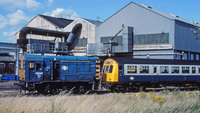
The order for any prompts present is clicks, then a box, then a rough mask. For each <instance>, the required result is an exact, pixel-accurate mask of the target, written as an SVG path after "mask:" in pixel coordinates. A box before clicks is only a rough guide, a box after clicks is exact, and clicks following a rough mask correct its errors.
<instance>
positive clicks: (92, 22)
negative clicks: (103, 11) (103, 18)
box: [83, 18, 101, 26]
mask: <svg viewBox="0 0 200 113" xmlns="http://www.w3.org/2000/svg"><path fill="white" fill-rule="evenodd" d="M83 19H84V20H86V21H88V22H90V23H91V24H94V25H96V26H98V25H99V24H101V22H100V21H96V20H90V19H86V18H83Z"/></svg>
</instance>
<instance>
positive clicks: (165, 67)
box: [160, 66, 169, 73]
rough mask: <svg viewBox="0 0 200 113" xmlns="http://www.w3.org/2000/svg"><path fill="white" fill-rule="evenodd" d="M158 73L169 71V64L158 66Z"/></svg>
mask: <svg viewBox="0 0 200 113" xmlns="http://www.w3.org/2000/svg"><path fill="white" fill-rule="evenodd" d="M160 73H169V66H160Z"/></svg>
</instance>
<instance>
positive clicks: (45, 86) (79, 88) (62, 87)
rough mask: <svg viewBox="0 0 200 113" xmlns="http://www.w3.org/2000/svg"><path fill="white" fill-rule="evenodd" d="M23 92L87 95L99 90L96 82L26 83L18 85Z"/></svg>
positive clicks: (22, 82)
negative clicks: (88, 92)
mask: <svg viewBox="0 0 200 113" xmlns="http://www.w3.org/2000/svg"><path fill="white" fill-rule="evenodd" d="M18 85H19V87H20V89H21V90H24V91H25V92H26V91H28V92H29V93H32V92H35V91H37V93H39V94H57V93H60V92H62V91H65V92H66V93H68V92H72V93H86V92H87V91H94V90H95V89H97V85H96V82H60V81H54V82H24V81H20V83H19V84H18Z"/></svg>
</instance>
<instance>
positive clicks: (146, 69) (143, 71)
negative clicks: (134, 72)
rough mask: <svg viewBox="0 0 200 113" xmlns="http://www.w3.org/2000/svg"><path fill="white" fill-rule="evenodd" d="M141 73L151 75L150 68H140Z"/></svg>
mask: <svg viewBox="0 0 200 113" xmlns="http://www.w3.org/2000/svg"><path fill="white" fill-rule="evenodd" d="M140 73H149V66H140Z"/></svg>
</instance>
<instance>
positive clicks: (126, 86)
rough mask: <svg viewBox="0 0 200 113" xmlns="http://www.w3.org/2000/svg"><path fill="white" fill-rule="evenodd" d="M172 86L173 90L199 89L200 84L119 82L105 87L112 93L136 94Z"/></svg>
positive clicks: (108, 83)
mask: <svg viewBox="0 0 200 113" xmlns="http://www.w3.org/2000/svg"><path fill="white" fill-rule="evenodd" d="M169 86H171V87H172V88H173V87H174V88H180V87H185V88H189V87H194V88H199V87H200V82H197V81H187V82H180V81H174V82H169V81H166V82H163V81H162V82H118V83H112V82H107V83H105V87H106V88H108V89H109V90H111V91H112V92H134V91H146V88H166V87H169Z"/></svg>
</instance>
